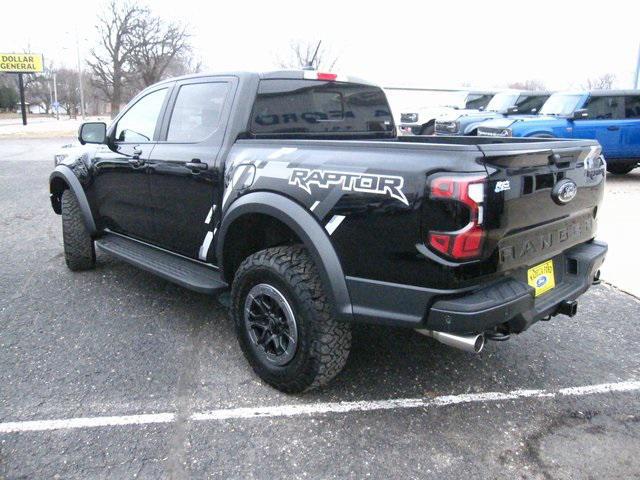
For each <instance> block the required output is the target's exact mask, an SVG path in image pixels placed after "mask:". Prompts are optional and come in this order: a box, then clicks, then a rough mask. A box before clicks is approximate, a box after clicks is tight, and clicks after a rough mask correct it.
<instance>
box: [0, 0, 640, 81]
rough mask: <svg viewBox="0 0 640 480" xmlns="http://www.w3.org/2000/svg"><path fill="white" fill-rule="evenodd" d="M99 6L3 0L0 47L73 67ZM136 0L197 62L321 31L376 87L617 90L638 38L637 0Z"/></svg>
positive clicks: (272, 61)
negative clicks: (185, 43)
mask: <svg viewBox="0 0 640 480" xmlns="http://www.w3.org/2000/svg"><path fill="white" fill-rule="evenodd" d="M105 3H106V2H103V1H101V0H82V1H76V0H67V1H65V0H59V1H51V0H49V1H40V0H38V1H33V0H22V1H20V2H16V1H6V2H3V6H2V8H1V9H0V12H1V15H2V17H3V18H4V21H3V22H2V28H1V29H0V52H11V51H14V52H20V51H24V50H25V49H26V48H27V47H29V48H31V50H32V51H33V52H42V53H44V55H45V59H46V60H47V62H48V61H54V62H56V63H58V64H67V65H68V66H75V40H74V33H73V32H74V28H75V27H76V26H77V28H78V32H79V36H80V39H81V47H82V55H83V56H84V55H86V54H87V52H88V49H89V48H90V47H91V45H92V44H93V43H94V42H95V29H94V25H95V22H96V19H97V15H98V14H99V12H101V11H102V9H103V6H104V5H105ZM445 3H446V5H443V4H445ZM147 4H148V5H149V6H150V7H151V8H152V10H154V11H155V12H156V13H157V14H159V15H162V16H165V17H167V18H170V19H172V20H179V21H183V22H185V23H188V24H189V25H190V31H191V33H192V35H193V38H192V41H193V45H194V46H195V48H196V52H197V54H198V55H199V56H200V57H201V58H202V60H203V63H204V65H206V67H207V70H211V71H228V70H265V69H271V68H274V67H277V60H278V56H283V55H285V54H286V50H287V48H288V44H289V42H290V41H291V40H292V39H305V40H307V39H308V40H317V39H322V40H323V42H325V43H326V44H329V45H331V47H332V49H333V51H334V52H335V53H336V54H337V55H339V61H338V63H337V65H336V68H335V70H337V71H339V72H342V73H345V74H351V75H357V76H360V77H364V78H367V79H370V80H373V81H377V82H379V83H381V84H383V85H387V86H388V85H405V86H406V85H416V86H425V87H456V86H460V85H463V84H470V85H474V86H478V87H501V86H505V85H506V84H508V83H509V82H515V81H524V80H527V79H536V80H540V81H542V82H544V83H545V85H546V86H547V87H549V88H552V89H566V88H579V87H580V86H581V85H583V84H584V82H585V80H586V79H587V78H589V77H597V76H600V75H602V74H605V73H613V74H615V76H616V86H617V87H619V88H631V87H632V82H633V75H634V72H635V65H636V60H637V57H638V47H639V45H640V1H638V0H626V1H618V0H607V1H602V0H599V1H594V2H591V1H567V0H555V1H547V0H536V1H535V2H524V1H497V0H484V1H472V2H465V1H462V0H453V1H451V0H449V1H446V2H435V1H420V0H413V1H411V2H409V1H406V2H401V1H397V0H395V1H388V2H373V1H367V2H360V1H351V2H349V1H348V0H341V1H334V0H322V1H304V0H298V1H286V2H285V1H283V2H278V1H273V0H272V1H268V0H262V1H250V0H240V1H222V0H221V1H215V0H214V1H198V0H180V1H176V0H166V1H165V0H151V1H149V2H147ZM66 32H69V33H66Z"/></svg>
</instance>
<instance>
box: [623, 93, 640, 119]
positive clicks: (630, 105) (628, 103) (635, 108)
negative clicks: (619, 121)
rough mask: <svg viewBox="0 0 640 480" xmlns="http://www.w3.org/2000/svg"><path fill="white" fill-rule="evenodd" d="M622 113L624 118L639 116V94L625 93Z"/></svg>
mask: <svg viewBox="0 0 640 480" xmlns="http://www.w3.org/2000/svg"><path fill="white" fill-rule="evenodd" d="M624 114H625V117H626V118H640V95H627V97H626V98H625V103H624Z"/></svg>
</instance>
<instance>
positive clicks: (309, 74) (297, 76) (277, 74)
mask: <svg viewBox="0 0 640 480" xmlns="http://www.w3.org/2000/svg"><path fill="white" fill-rule="evenodd" d="M323 74H324V72H320V71H317V70H272V71H265V72H251V71H230V72H202V73H192V74H189V75H182V76H180V77H173V78H168V79H166V80H162V81H160V82H158V85H159V84H162V83H168V82H173V81H176V80H185V79H190V78H204V77H213V76H216V77H225V76H226V77H238V78H240V79H248V78H259V79H269V80H272V79H273V80H275V79H290V80H304V79H306V80H314V79H319V80H323V79H322V78H318V77H317V75H323ZM329 75H332V74H329ZM314 76H315V77H314ZM335 80H336V81H338V82H348V83H358V84H361V85H376V84H375V83H373V82H370V81H368V80H364V79H362V78H358V77H353V76H345V75H339V74H338V75H337V77H336V78H335ZM376 86H377V85H376Z"/></svg>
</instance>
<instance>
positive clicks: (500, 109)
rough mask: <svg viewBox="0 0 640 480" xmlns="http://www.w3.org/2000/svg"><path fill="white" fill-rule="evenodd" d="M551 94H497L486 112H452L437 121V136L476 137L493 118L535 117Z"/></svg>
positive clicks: (529, 92)
mask: <svg viewBox="0 0 640 480" xmlns="http://www.w3.org/2000/svg"><path fill="white" fill-rule="evenodd" d="M550 95H551V93H549V92H531V91H526V90H508V91H505V92H500V93H496V95H495V96H494V97H493V98H492V99H491V100H490V101H489V103H488V104H487V106H486V108H485V109H484V110H470V111H463V112H458V111H454V112H451V114H449V115H444V116H442V117H440V118H438V119H436V135H476V134H477V128H478V125H480V124H481V123H482V122H484V121H486V120H490V119H492V118H505V117H508V116H511V115H535V114H537V113H538V112H539V111H540V109H541V108H542V105H544V102H546V101H547V99H548V98H549V96H550Z"/></svg>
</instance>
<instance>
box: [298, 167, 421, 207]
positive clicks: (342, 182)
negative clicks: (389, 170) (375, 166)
mask: <svg viewBox="0 0 640 480" xmlns="http://www.w3.org/2000/svg"><path fill="white" fill-rule="evenodd" d="M289 184H290V185H296V186H298V187H300V188H302V189H303V190H304V191H305V192H307V193H308V194H311V186H312V185H316V186H318V187H319V188H331V187H332V186H338V187H340V188H341V189H342V190H344V191H346V192H363V193H375V194H377V195H389V196H390V197H391V198H395V199H397V200H400V201H401V202H402V203H404V204H405V205H407V206H408V205H409V202H408V201H407V197H405V195H404V192H403V191H402V187H403V186H404V178H402V177H397V176H393V175H375V174H372V173H356V172H338V171H332V170H309V169H306V168H295V169H293V170H292V171H291V176H290V177H289Z"/></svg>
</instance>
